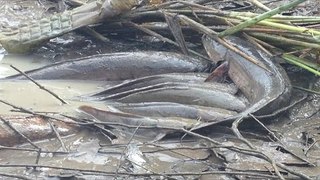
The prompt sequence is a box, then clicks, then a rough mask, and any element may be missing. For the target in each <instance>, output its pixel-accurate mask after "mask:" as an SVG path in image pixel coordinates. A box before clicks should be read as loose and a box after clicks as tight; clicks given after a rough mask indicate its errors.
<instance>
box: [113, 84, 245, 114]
mask: <svg viewBox="0 0 320 180" xmlns="http://www.w3.org/2000/svg"><path fill="white" fill-rule="evenodd" d="M115 101H116V102H121V103H141V102H175V103H181V104H190V105H200V106H209V107H218V108H223V109H228V110H234V111H237V112H241V111H243V110H245V109H246V103H245V102H244V101H243V100H241V99H240V98H238V97H236V96H235V95H232V94H230V93H227V92H223V91H219V90H213V89H208V88H200V87H192V86H173V87H163V88H156V89H150V90H145V91H139V92H136V93H133V94H130V95H128V96H125V97H121V98H119V99H116V100H115Z"/></svg>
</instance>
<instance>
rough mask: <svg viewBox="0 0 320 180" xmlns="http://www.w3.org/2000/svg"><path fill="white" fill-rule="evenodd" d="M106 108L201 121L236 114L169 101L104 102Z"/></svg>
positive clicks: (137, 113) (224, 110)
mask: <svg viewBox="0 0 320 180" xmlns="http://www.w3.org/2000/svg"><path fill="white" fill-rule="evenodd" d="M106 106H107V108H108V109H116V110H120V111H122V112H125V113H132V114H136V115H141V116H148V117H182V118H188V119H194V120H196V119H197V120H200V121H201V122H211V121H219V120H223V119H224V118H226V117H231V116H235V115H236V114H238V113H237V112H235V111H229V110H226V109H221V108H214V107H205V106H196V105H185V104H179V103H171V102H145V103H126V104H124V103H120V104H119V103H113V104H106Z"/></svg>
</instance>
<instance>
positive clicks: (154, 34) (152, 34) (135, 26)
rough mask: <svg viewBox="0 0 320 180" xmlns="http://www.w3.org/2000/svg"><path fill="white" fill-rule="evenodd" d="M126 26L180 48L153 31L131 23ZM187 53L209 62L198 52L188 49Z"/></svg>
mask: <svg viewBox="0 0 320 180" xmlns="http://www.w3.org/2000/svg"><path fill="white" fill-rule="evenodd" d="M126 24H128V25H130V26H133V27H134V28H136V29H138V30H140V31H143V32H145V33H146V34H149V35H151V36H154V37H156V38H158V39H159V40H161V41H163V42H167V43H169V44H172V45H174V46H176V47H180V46H179V44H178V43H176V42H174V41H172V40H171V39H169V38H166V37H163V36H162V35H161V34H158V33H156V32H155V31H152V30H150V29H148V28H145V27H143V26H142V25H138V24H136V23H133V22H126ZM188 52H190V53H192V54H194V55H196V56H199V57H201V58H203V59H206V60H208V61H211V60H209V59H208V58H207V57H206V56H203V55H202V54H200V53H198V52H196V51H194V50H192V49H189V48H188Z"/></svg>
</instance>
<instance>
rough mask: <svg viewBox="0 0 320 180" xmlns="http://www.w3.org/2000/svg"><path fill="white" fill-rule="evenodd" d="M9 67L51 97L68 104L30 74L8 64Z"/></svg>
mask: <svg viewBox="0 0 320 180" xmlns="http://www.w3.org/2000/svg"><path fill="white" fill-rule="evenodd" d="M10 67H11V68H13V69H14V70H16V71H18V72H19V73H20V74H22V75H23V76H24V77H26V78H27V79H29V80H30V81H31V82H33V83H34V84H35V85H37V86H38V87H39V88H40V89H42V90H44V91H46V92H48V93H49V94H51V95H52V96H53V97H55V98H56V99H58V100H59V101H60V102H61V103H62V104H68V103H67V102H66V101H64V100H63V99H62V98H60V97H59V96H58V95H57V94H55V93H54V92H52V91H50V90H49V89H47V88H45V87H44V86H42V85H41V84H39V83H38V82H36V81H35V80H34V79H32V78H31V77H30V76H28V75H27V74H26V73H24V72H23V71H21V70H19V69H18V68H16V67H15V66H13V65H10Z"/></svg>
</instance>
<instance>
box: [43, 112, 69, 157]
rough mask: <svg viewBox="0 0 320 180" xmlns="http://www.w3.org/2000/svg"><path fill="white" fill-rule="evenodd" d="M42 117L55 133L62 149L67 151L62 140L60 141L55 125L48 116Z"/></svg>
mask: <svg viewBox="0 0 320 180" xmlns="http://www.w3.org/2000/svg"><path fill="white" fill-rule="evenodd" d="M44 119H45V120H47V122H48V123H49V124H50V127H51V129H52V131H53V132H54V133H55V134H56V136H57V139H58V141H59V142H60V144H61V147H62V149H63V151H65V152H67V151H68V150H67V148H66V146H65V144H64V142H63V141H62V139H61V136H60V134H59V132H58V131H57V129H56V127H55V125H54V124H53V123H52V122H51V120H50V119H49V118H44Z"/></svg>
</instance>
